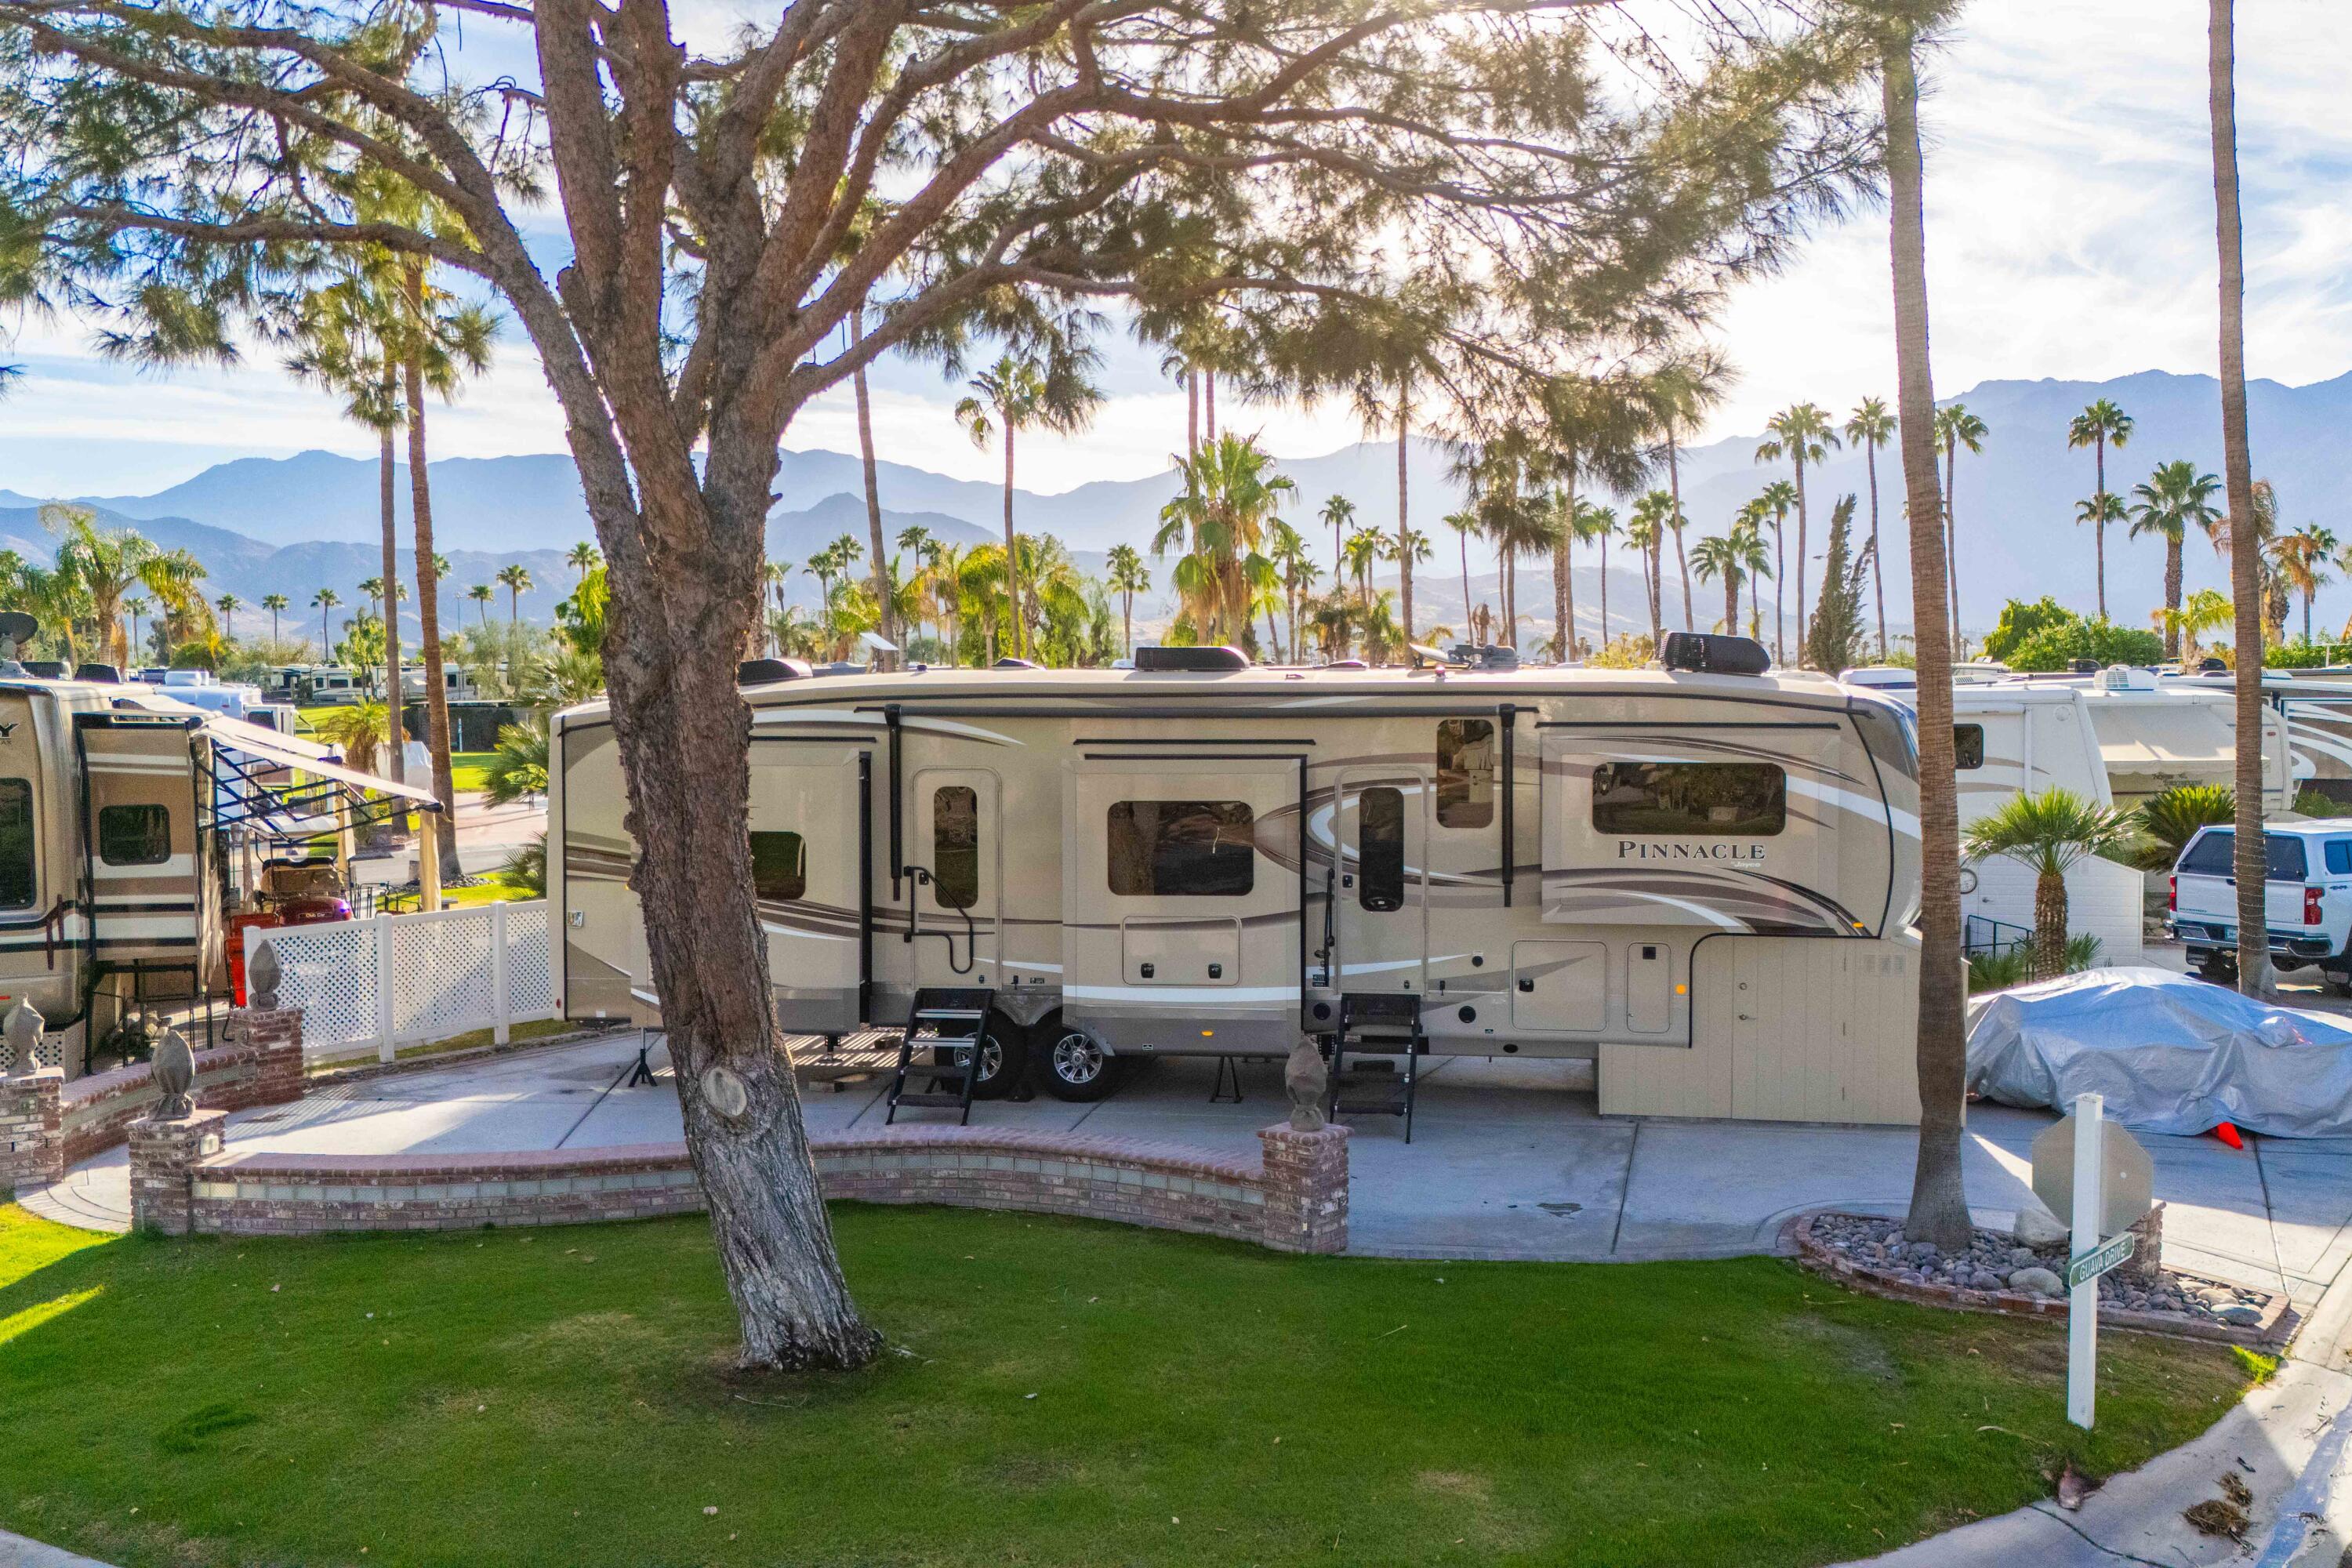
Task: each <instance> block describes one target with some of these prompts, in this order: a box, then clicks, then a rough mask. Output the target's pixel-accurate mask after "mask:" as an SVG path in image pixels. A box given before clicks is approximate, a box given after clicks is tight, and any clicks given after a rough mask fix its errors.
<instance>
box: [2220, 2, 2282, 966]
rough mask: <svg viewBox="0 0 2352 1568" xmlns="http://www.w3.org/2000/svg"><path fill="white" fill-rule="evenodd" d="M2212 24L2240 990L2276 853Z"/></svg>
mask: <svg viewBox="0 0 2352 1568" xmlns="http://www.w3.org/2000/svg"><path fill="white" fill-rule="evenodd" d="M2208 16H2209V20H2208V22H2207V28H2206V46H2207V58H2208V66H2209V70H2210V82H2209V90H2210V103H2211V113H2212V121H2213V213H2214V225H2213V232H2214V240H2215V244H2216V247H2217V248H2218V249H2219V251H2220V256H2221V475H2222V481H2223V484H2224V486H2225V488H2226V489H2227V490H2228V492H2229V497H2230V521H2231V527H2230V594H2231V598H2233V599H2234V600H2235V601H2236V609H2237V620H2238V626H2237V642H2238V659H2237V665H2238V670H2237V674H2238V712H2237V721H2238V735H2237V764H2238V765H2237V787H2238V812H2237V845H2236V862H2237V863H2236V870H2237V873H2238V989H2239V990H2240V991H2241V992H2242V993H2244V994H2246V995H2249V996H2262V995H2266V994H2269V992H2270V991H2271V989H2272V986H2271V963H2270V921H2269V918H2268V916H2267V914H2266V913H2265V912H2264V909H2263V903H2264V897H2265V894H2266V893H2267V892H2268V886H2267V874H2268V862H2269V859H2270V854H2269V849H2268V847H2267V845H2266V844H2265V843H2264V842H2263V657H2262V647H2263V575H2262V574H2263V558H2262V548H2263V542H2262V541H2261V540H2260V539H2259V538H2257V537H2255V532H2254V521H2253V520H2254V466H2253V457H2252V452H2251V451H2250V449H2249V447H2248V444H2247V439H2246V258H2245V248H2244V235H2243V232H2242V228H2241V226H2240V220H2239V213H2238V108H2237V88H2236V83H2235V80H2234V78H2235V74H2236V68H2237V58H2236V57H2237V39H2236V16H2235V4H2234V0H2210V11H2209V13H2208Z"/></svg>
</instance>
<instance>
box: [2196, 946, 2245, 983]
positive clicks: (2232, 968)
mask: <svg viewBox="0 0 2352 1568" xmlns="http://www.w3.org/2000/svg"><path fill="white" fill-rule="evenodd" d="M2197 974H2198V978H2200V980H2210V981H2211V982H2212V983H2213V984H2216V985H2235V984H2237V983H2238V961H2237V960H2236V959H2234V958H2231V957H2230V956H2229V955H2228V954H2226V953H2220V952H2209V953H2207V954H2206V955H2205V959H2204V962H2203V963H2200V964H2198V966H2197Z"/></svg>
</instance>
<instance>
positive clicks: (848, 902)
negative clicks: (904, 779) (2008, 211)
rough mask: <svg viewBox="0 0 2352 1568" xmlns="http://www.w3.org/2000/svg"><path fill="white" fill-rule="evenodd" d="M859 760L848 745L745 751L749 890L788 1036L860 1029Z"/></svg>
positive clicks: (765, 745)
mask: <svg viewBox="0 0 2352 1568" xmlns="http://www.w3.org/2000/svg"><path fill="white" fill-rule="evenodd" d="M861 756H862V753H861V750H860V748H857V747H855V746H831V745H803V744H799V743H785V742H766V741H761V742H754V743H753V745H752V747H751V890H752V894H753V897H754V898H755V900H757V903H758V907H759V910H760V929H761V931H763V932H764V933H765V934H766V936H767V939H768V980H769V984H770V985H771V986H772V988H773V989H774V991H775V995H776V1021H777V1023H778V1024H779V1025H780V1026H782V1027H783V1028H784V1029H786V1030H788V1031H790V1032H793V1033H806V1034H815V1035H830V1034H838V1033H841V1032H843V1031H845V1030H848V1029H854V1028H856V1026H857V1025H858V1011H859V1008H858V994H857V993H858V981H859V980H860V978H861V977H862V976H861V973H860V972H861V969H862V967H863V966H862V964H861V963H860V961H859V955H860V953H861V952H862V944H861V942H859V929H858V922H859V910H860V904H861V902H862V898H861V891H862V889H861V884H860V881H859V879H860V877H861V876H863V875H864V872H865V868H864V867H862V866H860V865H859V864H858V860H857V844H858V814H859V812H860V811H862V810H864V809H866V807H865V804H864V802H865V796H864V795H863V794H862V793H861V792H860V791H859V789H858V787H857V780H858V763H859V762H860V760H861Z"/></svg>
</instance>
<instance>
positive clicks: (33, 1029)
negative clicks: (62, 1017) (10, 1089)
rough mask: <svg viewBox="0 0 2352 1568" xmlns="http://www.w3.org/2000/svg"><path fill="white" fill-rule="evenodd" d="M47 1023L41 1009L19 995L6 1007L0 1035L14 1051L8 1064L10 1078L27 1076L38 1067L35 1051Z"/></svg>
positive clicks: (38, 1062) (37, 1057)
mask: <svg viewBox="0 0 2352 1568" xmlns="http://www.w3.org/2000/svg"><path fill="white" fill-rule="evenodd" d="M46 1024H47V1019H45V1018H43V1017H42V1016H41V1010H40V1009H39V1008H38V1007H36V1006H34V1005H32V1004H31V1003H30V1002H27V1001H26V1000H24V999H23V998H21V997H19V998H18V999H17V1002H16V1005H15V1006H14V1007H11V1008H9V1009H8V1016H7V1017H6V1019H5V1020H0V1037H5V1039H6V1040H7V1042H8V1045H9V1047H10V1048H11V1049H12V1050H14V1051H15V1052H16V1059H15V1060H14V1061H12V1062H10V1063H9V1064H8V1075H9V1076H10V1077H11V1078H27V1077H30V1076H31V1075H32V1074H33V1073H35V1072H37V1071H38V1070H39V1069H40V1066H41V1059H40V1057H39V1056H38V1055H37V1051H38V1048H39V1047H40V1044H41V1030H42V1027H43V1026H45V1025H46Z"/></svg>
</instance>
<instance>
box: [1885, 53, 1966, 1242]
mask: <svg viewBox="0 0 2352 1568" xmlns="http://www.w3.org/2000/svg"><path fill="white" fill-rule="evenodd" d="M1911 47H1912V37H1911V34H1910V31H1909V29H1908V28H1906V27H1901V26H1890V28H1889V30H1888V34H1887V37H1885V40H1884V44H1883V48H1884V71H1883V74H1882V76H1881V79H1880V89H1881V98H1882V101H1883V104H1884V107H1885V117H1886V185H1887V206H1888V217H1889V223H1888V237H1887V249H1888V258H1889V261H1890V264H1891V268H1892V271H1893V274H1894V282H1895V364H1896V369H1897V373H1898V374H1897V417H1898V418H1899V420H1900V431H1901V436H1900V438H1901V441H1902V447H1903V477H1904V485H1905V489H1906V496H1907V499H1908V501H1909V504H1910V526H1911V612H1912V617H1913V620H1914V622H1915V632H1916V639H1917V642H1916V647H1917V653H1918V681H1919V684H1918V704H1919V707H1918V713H1919V826H1920V855H1919V881H1920V887H1919V894H1920V900H1919V935H1920V950H1919V1022H1918V1037H1917V1050H1918V1063H1919V1152H1918V1163H1917V1165H1916V1168H1915V1170H1914V1171H1913V1173H1912V1179H1911V1208H1910V1213H1909V1215H1908V1216H1907V1217H1906V1220H1905V1221H1904V1227H1903V1229H1904V1234H1905V1235H1906V1236H1908V1237H1913V1238H1915V1239H1916V1240H1921V1241H1931V1242H1934V1243H1935V1244H1936V1245H1937V1247H1942V1248H1944V1249H1945V1250H1946V1251H1948V1252H1958V1251H1960V1250H1962V1249H1964V1248H1966V1247H1967V1246H1968V1245H1969V1237H1971V1236H1972V1235H1973V1234H1974V1232H1973V1228H1972V1225H1971V1222H1970V1220H1969V1203H1968V1192H1967V1188H1966V1186H1965V1184H1964V1183H1963V1181H1962V1178H1961V1168H1960V1139H1961V1130H1962V1127H1963V1125H1964V1121H1965V1118H1966V1114H1967V1052H1966V1047H1965V1045H1964V1042H1963V1036H1962V1011H1963V1006H1964V999H1965V995H1966V986H1965V981H1964V975H1963V971H1962V967H1961V963H1960V855H1959V837H1960V817H1959V795H1958V787H1957V784H1956V782H1955V778H1956V775H1955V773H1954V772H1953V769H1954V765H1955V762H1956V757H1955V748H1954V743H1953V734H1952V646H1951V631H1950V622H1949V621H1948V618H1947V613H1948V612H1947V605H1946V601H1945V597H1944V593H1945V583H1944V567H1945V563H1944V560H1943V554H1944V530H1943V520H1944V507H1943V498H1942V496H1941V495H1939V494H1938V493H1937V485H1936V449H1935V435H1934V425H1935V416H1936V394H1935V385H1934V381H1933V378H1932V376H1931V374H1930V373H1929V369H1928V360H1927V221H1926V216H1925V211H1924V201H1923V195H1922V191H1921V184H1922V180H1923V175H1924V171H1923V170H1922V168H1921V160H1920V155H1919V121H1918V109H1919V83H1918V79H1917V77H1916V76H1915V75H1914V74H1913V62H1912V58H1911Z"/></svg>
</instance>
